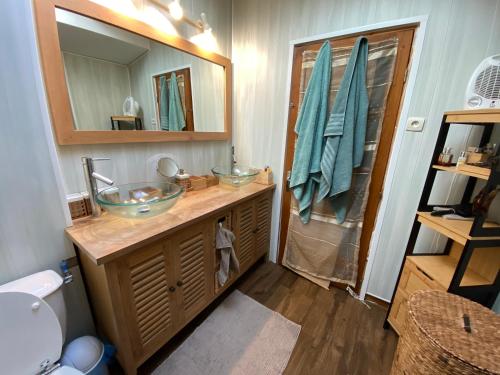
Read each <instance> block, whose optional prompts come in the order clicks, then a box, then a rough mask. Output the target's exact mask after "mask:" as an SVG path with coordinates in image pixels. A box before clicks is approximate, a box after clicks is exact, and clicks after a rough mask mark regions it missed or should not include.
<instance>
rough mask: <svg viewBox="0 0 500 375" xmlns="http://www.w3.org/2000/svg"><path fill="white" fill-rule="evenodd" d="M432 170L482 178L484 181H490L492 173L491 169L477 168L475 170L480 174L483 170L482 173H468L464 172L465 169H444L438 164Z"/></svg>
mask: <svg viewBox="0 0 500 375" xmlns="http://www.w3.org/2000/svg"><path fill="white" fill-rule="evenodd" d="M432 168H434V169H437V170H440V171H445V172H450V173H457V174H461V175H464V176H470V177H476V178H480V179H482V180H488V178H490V173H491V169H488V168H479V167H475V170H477V171H478V172H479V170H481V171H480V173H477V172H472V171H468V170H463V169H457V167H455V166H451V167H444V166H442V165H436V164H435V165H433V166H432Z"/></svg>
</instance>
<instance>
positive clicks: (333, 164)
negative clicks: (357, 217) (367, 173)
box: [318, 37, 368, 224]
mask: <svg viewBox="0 0 500 375" xmlns="http://www.w3.org/2000/svg"><path fill="white" fill-rule="evenodd" d="M367 58H368V41H367V39H366V38H365V37H359V38H358V39H357V40H356V43H355V44H354V47H353V49H352V52H351V57H350V58H349V62H348V63H347V66H346V69H345V73H344V77H343V78H342V82H341V84H340V88H339V92H338V93H337V96H336V98H335V103H334V105H333V109H332V112H331V113H330V117H329V119H328V122H327V125H326V129H325V139H326V143H325V148H324V151H323V156H322V158H321V182H320V185H319V194H318V202H319V201H321V200H322V199H324V198H327V197H332V206H333V209H334V211H335V216H336V219H337V222H338V223H339V224H341V223H343V222H344V220H345V217H346V214H347V206H348V203H349V202H348V195H347V194H345V192H346V191H348V190H349V189H350V188H351V180H352V170H353V168H357V167H359V166H360V165H361V162H362V161H363V153H364V146H365V133H366V119H367V116H368V93H367V90H366V64H367Z"/></svg>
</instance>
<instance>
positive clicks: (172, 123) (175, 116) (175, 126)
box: [168, 73, 186, 132]
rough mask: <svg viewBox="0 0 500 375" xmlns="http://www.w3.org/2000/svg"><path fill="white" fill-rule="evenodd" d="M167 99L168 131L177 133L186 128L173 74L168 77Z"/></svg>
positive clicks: (175, 78)
mask: <svg viewBox="0 0 500 375" xmlns="http://www.w3.org/2000/svg"><path fill="white" fill-rule="evenodd" d="M168 99H169V100H168V128H169V129H168V130H170V131H174V132H179V131H181V130H182V129H184V128H185V127H186V120H185V119H184V110H183V108H182V102H181V95H180V93H179V86H178V85H177V76H176V75H175V73H172V75H171V76H170V87H169V97H168Z"/></svg>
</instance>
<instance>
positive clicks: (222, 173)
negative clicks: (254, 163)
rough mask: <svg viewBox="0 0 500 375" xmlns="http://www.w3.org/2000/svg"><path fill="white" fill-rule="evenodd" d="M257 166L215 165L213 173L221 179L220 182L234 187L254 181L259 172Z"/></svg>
mask: <svg viewBox="0 0 500 375" xmlns="http://www.w3.org/2000/svg"><path fill="white" fill-rule="evenodd" d="M259 172H260V171H259V170H258V169H256V168H250V167H245V166H241V165H233V167H232V168H231V167H214V168H212V173H213V174H214V176H215V177H217V178H218V179H219V182H221V183H223V184H226V185H231V186H234V187H238V186H243V185H246V184H249V183H250V182H252V181H254V180H255V179H256V178H257V175H258V174H259Z"/></svg>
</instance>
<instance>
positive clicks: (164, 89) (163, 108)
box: [160, 76, 168, 130]
mask: <svg viewBox="0 0 500 375" xmlns="http://www.w3.org/2000/svg"><path fill="white" fill-rule="evenodd" d="M160 129H161V130H168V85H167V79H166V78H165V76H160Z"/></svg>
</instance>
